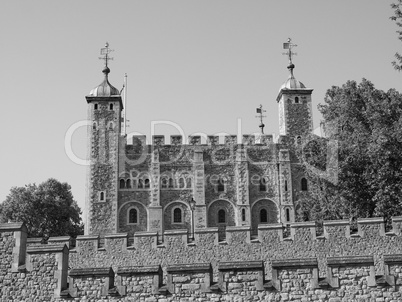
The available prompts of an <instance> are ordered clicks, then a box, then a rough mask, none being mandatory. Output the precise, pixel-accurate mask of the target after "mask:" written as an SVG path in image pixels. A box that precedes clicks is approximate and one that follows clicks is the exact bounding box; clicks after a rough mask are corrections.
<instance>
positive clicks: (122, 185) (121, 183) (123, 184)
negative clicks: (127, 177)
mask: <svg viewBox="0 0 402 302" xmlns="http://www.w3.org/2000/svg"><path fill="white" fill-rule="evenodd" d="M124 186H125V181H124V179H120V189H124Z"/></svg>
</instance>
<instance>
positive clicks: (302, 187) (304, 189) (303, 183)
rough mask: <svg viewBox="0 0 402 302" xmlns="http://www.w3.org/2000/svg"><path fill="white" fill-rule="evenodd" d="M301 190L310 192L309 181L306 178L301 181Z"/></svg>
mask: <svg viewBox="0 0 402 302" xmlns="http://www.w3.org/2000/svg"><path fill="white" fill-rule="evenodd" d="M301 189H302V191H308V186H307V179H305V178H304V177H303V178H302V179H301Z"/></svg>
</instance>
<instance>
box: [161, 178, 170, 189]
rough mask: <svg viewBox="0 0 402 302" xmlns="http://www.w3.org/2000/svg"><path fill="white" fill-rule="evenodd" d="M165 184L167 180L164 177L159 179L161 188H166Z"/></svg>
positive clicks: (166, 184)
mask: <svg viewBox="0 0 402 302" xmlns="http://www.w3.org/2000/svg"><path fill="white" fill-rule="evenodd" d="M167 186H168V180H167V178H166V177H163V178H162V180H161V187H162V189H166V188H167Z"/></svg>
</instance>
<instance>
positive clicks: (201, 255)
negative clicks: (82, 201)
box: [0, 217, 402, 302]
mask: <svg viewBox="0 0 402 302" xmlns="http://www.w3.org/2000/svg"><path fill="white" fill-rule="evenodd" d="M401 228H402V218H401V217H395V218H394V219H393V229H392V231H390V232H387V233H385V231H384V222H383V220H382V219H380V218H373V219H360V220H358V233H353V234H351V233H350V225H349V222H347V221H326V222H325V223H324V234H323V235H317V230H316V228H315V224H314V223H312V222H308V223H295V224H292V225H291V230H290V233H289V235H287V232H285V230H284V226H283V225H282V224H270V225H260V226H259V227H258V238H255V239H253V238H251V233H250V228H249V227H246V226H241V227H227V228H226V236H225V240H224V241H219V236H218V228H204V229H196V230H195V234H194V239H193V238H192V237H193V234H192V233H191V232H189V231H188V230H185V229H184V230H183V229H181V230H170V231H166V232H165V233H164V234H163V236H161V235H158V234H157V233H151V232H136V233H135V234H134V242H133V244H131V243H130V242H131V241H132V240H131V238H130V237H131V236H130V237H129V236H128V235H127V234H124V233H122V234H110V235H106V236H105V237H104V239H102V240H100V238H99V237H98V236H79V237H78V238H77V242H76V246H75V247H73V246H72V245H71V244H70V243H71V240H70V238H68V237H56V238H50V239H49V240H48V242H47V244H40V243H39V241H40V240H29V242H27V238H26V228H25V226H24V225H23V224H18V223H9V224H2V225H0V236H1V237H0V238H1V239H0V251H1V253H0V285H1V286H0V295H1V298H0V301H67V300H70V301H71V299H72V300H74V301H164V302H166V301H331V302H336V301H402V287H401V284H402V273H401V271H402V254H401V246H402V234H401Z"/></svg>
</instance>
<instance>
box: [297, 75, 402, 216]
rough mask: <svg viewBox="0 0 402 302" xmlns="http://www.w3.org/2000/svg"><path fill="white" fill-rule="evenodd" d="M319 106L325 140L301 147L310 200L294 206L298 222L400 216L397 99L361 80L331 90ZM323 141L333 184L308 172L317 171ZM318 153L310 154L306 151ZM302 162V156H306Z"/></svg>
mask: <svg viewBox="0 0 402 302" xmlns="http://www.w3.org/2000/svg"><path fill="white" fill-rule="evenodd" d="M324 102H325V103H324V104H322V105H319V110H320V112H321V113H322V115H323V118H324V120H325V123H326V124H327V125H333V127H331V129H330V131H328V140H322V139H321V140H320V139H310V141H309V143H308V144H305V145H304V148H303V156H304V163H305V165H304V166H305V172H306V174H307V176H308V178H309V181H310V182H311V184H312V186H310V188H311V190H310V198H306V199H305V200H301V202H300V204H299V206H298V209H299V210H298V215H299V219H300V220H313V219H314V220H322V219H339V218H351V217H373V216H384V217H386V218H389V217H391V216H396V215H401V214H402V154H401V150H402V95H401V94H400V93H399V92H397V91H395V90H394V89H391V90H389V91H388V92H384V91H381V90H377V89H375V87H374V85H373V84H372V83H371V82H369V81H367V80H365V79H363V81H362V82H361V83H360V84H357V83H356V82H354V81H348V82H347V83H346V84H344V85H343V86H342V87H335V86H334V87H332V88H331V89H329V90H328V91H327V93H326V95H325V99H324ZM328 141H336V142H337V149H338V150H337V151H338V166H337V173H338V181H337V183H334V182H333V181H329V180H327V179H325V178H322V177H321V176H320V175H318V174H317V173H316V171H314V169H311V167H318V168H319V169H320V170H323V166H322V165H325V162H326V153H327V148H326V145H327V143H328ZM312 142H313V143H314V144H316V145H317V146H318V147H315V148H311V147H310V146H309V145H311V144H312ZM306 154H307V155H308V156H307V155H306Z"/></svg>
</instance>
